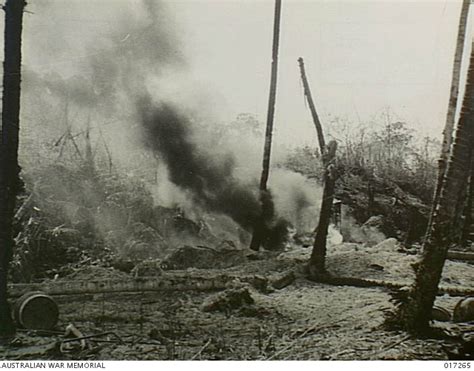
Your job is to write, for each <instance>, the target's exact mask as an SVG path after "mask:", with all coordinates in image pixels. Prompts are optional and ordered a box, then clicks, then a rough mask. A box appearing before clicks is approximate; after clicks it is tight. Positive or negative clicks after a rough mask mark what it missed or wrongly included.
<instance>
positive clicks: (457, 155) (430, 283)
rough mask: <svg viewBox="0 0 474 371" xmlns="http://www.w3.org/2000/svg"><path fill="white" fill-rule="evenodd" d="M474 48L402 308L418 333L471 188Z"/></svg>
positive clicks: (411, 328) (424, 323) (427, 316)
mask: <svg viewBox="0 0 474 371" xmlns="http://www.w3.org/2000/svg"><path fill="white" fill-rule="evenodd" d="M473 138H474V50H473V52H471V59H470V65H469V71H468V77H467V84H466V93H465V96H464V101H463V107H462V110H461V116H460V118H459V123H458V125H457V129H456V134H455V138H454V142H453V144H452V149H451V152H450V156H449V162H448V164H447V167H446V172H445V175H444V177H443V180H442V183H441V185H440V192H439V199H438V202H437V203H436V205H434V207H433V215H432V223H431V227H430V228H429V229H428V232H427V237H426V240H425V242H424V244H423V253H422V256H421V260H420V262H419V263H418V265H417V268H416V278H415V283H414V285H413V287H412V289H411V290H410V293H409V296H408V299H407V302H406V303H404V304H403V305H402V306H401V308H400V315H401V319H402V323H403V325H404V327H405V328H406V329H407V330H408V331H410V332H414V333H421V332H424V331H426V330H427V329H428V328H429V319H430V314H431V309H432V307H433V303H434V300H435V297H436V293H437V291H438V285H439V281H440V278H441V273H442V270H443V266H444V262H445V260H446V256H447V252H448V248H449V247H450V245H451V243H452V241H453V237H455V236H454V232H455V229H456V226H455V221H456V220H457V219H458V216H459V215H458V214H459V212H461V210H462V209H461V208H459V203H460V197H462V196H461V195H462V193H463V191H464V190H465V189H466V187H467V178H468V176H469V172H470V169H471V159H470V156H471V150H470V148H471V146H472V145H473V144H474V140H473Z"/></svg>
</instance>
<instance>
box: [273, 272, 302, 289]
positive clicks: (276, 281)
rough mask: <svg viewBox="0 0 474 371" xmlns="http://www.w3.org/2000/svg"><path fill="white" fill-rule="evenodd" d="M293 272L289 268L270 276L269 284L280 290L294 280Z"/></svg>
mask: <svg viewBox="0 0 474 371" xmlns="http://www.w3.org/2000/svg"><path fill="white" fill-rule="evenodd" d="M295 279H296V277H295V273H294V272H293V271H292V270H290V271H287V272H283V273H280V274H276V275H273V276H271V277H270V284H271V285H272V287H273V288H275V289H277V290H281V289H283V288H285V287H287V286H289V285H291V284H292V283H293V282H294V281H295Z"/></svg>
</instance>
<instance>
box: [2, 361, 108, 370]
mask: <svg viewBox="0 0 474 371" xmlns="http://www.w3.org/2000/svg"><path fill="white" fill-rule="evenodd" d="M2 368H4V369H7V368H8V369H30V368H34V369H36V368H43V369H51V368H68V369H70V368H77V369H98V368H100V369H105V364H104V362H1V363H0V369H2Z"/></svg>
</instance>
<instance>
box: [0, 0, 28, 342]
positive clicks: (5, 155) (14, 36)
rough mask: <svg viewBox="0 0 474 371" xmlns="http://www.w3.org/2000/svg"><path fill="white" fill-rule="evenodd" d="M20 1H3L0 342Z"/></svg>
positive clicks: (7, 319) (8, 325) (6, 320)
mask: <svg viewBox="0 0 474 371" xmlns="http://www.w3.org/2000/svg"><path fill="white" fill-rule="evenodd" d="M25 4H26V3H25V1H24V0H7V2H6V3H5V6H4V10H5V47H4V51H5V55H4V62H3V98H2V130H1V142H0V339H1V340H3V341H4V340H6V339H8V338H9V336H11V335H12V334H13V333H14V332H15V328H14V325H13V322H12V319H11V314H10V307H9V305H8V301H7V279H8V266H9V263H10V260H11V256H12V250H13V235H12V222H13V213H14V209H15V200H16V195H17V193H18V191H19V189H20V188H21V181H20V178H19V173H20V167H19V165H18V139H19V124H20V82H21V32H22V22H23V9H24V7H25Z"/></svg>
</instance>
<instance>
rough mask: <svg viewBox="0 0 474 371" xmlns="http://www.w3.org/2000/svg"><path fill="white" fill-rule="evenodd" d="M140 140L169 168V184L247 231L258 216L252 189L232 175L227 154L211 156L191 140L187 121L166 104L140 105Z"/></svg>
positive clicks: (256, 198) (145, 100) (257, 202)
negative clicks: (141, 136) (141, 133)
mask: <svg viewBox="0 0 474 371" xmlns="http://www.w3.org/2000/svg"><path fill="white" fill-rule="evenodd" d="M139 108H140V109H139V111H140V117H141V120H142V122H141V124H142V127H143V130H144V131H143V140H144V143H145V145H146V146H147V147H148V148H150V149H151V150H153V151H154V152H155V153H157V154H159V157H160V159H161V160H162V161H164V162H165V163H166V165H167V167H168V171H169V178H170V180H171V182H173V183H174V184H176V185H177V186H179V187H180V188H182V189H183V190H186V191H188V193H189V194H190V195H191V196H192V198H193V201H194V202H195V203H197V204H198V205H200V206H203V207H204V208H206V209H207V210H209V211H213V212H218V213H222V214H225V215H228V216H229V217H231V218H232V219H233V220H234V221H235V222H236V223H238V224H239V225H240V226H241V227H242V228H244V229H246V230H250V229H251V228H252V227H253V226H254V225H255V221H256V219H257V218H258V217H259V215H260V214H261V207H260V202H259V201H258V196H257V195H256V194H255V193H253V192H252V191H250V189H251V188H253V187H251V186H249V185H245V184H242V183H241V182H239V181H238V180H237V179H236V178H235V176H234V167H235V162H234V158H233V157H232V156H231V155H230V154H227V155H223V156H219V157H217V156H212V155H211V154H210V153H209V152H208V151H206V150H205V149H204V148H200V147H199V145H198V144H196V142H195V141H193V138H192V132H191V129H190V128H191V122H190V119H189V118H188V117H187V116H186V115H185V114H183V113H181V112H180V111H179V110H178V109H176V108H175V107H174V106H173V105H171V104H169V103H160V104H153V103H151V102H150V100H149V99H147V98H143V99H142V100H141V101H140V103H139Z"/></svg>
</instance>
